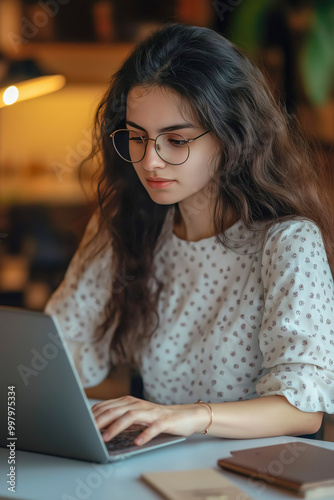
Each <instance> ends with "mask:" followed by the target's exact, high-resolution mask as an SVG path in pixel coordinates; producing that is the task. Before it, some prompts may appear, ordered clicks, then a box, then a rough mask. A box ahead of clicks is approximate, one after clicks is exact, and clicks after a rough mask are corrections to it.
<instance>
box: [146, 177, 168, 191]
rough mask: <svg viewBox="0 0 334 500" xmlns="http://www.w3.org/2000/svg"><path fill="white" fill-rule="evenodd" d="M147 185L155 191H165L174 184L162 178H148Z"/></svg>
mask: <svg viewBox="0 0 334 500" xmlns="http://www.w3.org/2000/svg"><path fill="white" fill-rule="evenodd" d="M146 181H147V184H148V185H149V186H150V187H151V188H153V189H165V188H167V187H169V186H171V185H172V184H173V182H175V181H173V180H171V179H163V178H162V177H148V178H146Z"/></svg>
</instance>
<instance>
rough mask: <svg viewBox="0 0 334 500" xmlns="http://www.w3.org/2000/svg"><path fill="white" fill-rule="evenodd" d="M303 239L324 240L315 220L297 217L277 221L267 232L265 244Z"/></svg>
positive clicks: (305, 240) (307, 240) (310, 240)
mask: <svg viewBox="0 0 334 500" xmlns="http://www.w3.org/2000/svg"><path fill="white" fill-rule="evenodd" d="M287 240H289V242H293V241H301V242H302V243H305V242H311V243H312V242H315V241H316V240H322V236H321V231H320V229H319V227H318V226H317V225H316V224H315V222H313V221H311V220H310V219H304V218H300V217H298V218H297V217H296V218H293V219H289V220H283V221H279V222H275V223H273V224H272V226H271V227H270V228H269V230H268V231H267V233H266V238H265V244H269V245H270V244H271V243H273V244H275V243H276V244H277V243H279V242H282V243H283V242H286V241H287Z"/></svg>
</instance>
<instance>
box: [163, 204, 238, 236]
mask: <svg viewBox="0 0 334 500" xmlns="http://www.w3.org/2000/svg"><path fill="white" fill-rule="evenodd" d="M178 209H179V214H176V217H175V218H174V228H173V232H174V234H175V235H176V236H177V237H178V238H180V239H182V240H186V241H200V240H203V239H205V238H211V237H212V236H216V234H217V231H216V230H215V227H214V218H213V210H211V213H210V214H209V213H208V212H209V211H208V210H207V209H206V210H205V209H203V210H197V211H195V212H193V213H191V212H190V211H189V210H187V208H186V207H184V206H183V205H181V204H179V205H178ZM237 220H238V217H236V216H235V215H231V216H230V217H229V218H228V224H227V225H226V227H225V229H228V228H229V227H231V226H232V225H233V224H234V223H235V222H236V221H237Z"/></svg>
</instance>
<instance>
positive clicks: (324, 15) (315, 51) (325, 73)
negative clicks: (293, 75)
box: [301, 0, 334, 105]
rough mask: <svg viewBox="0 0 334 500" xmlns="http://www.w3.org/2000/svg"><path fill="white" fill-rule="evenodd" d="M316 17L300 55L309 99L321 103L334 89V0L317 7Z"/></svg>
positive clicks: (318, 4)
mask: <svg viewBox="0 0 334 500" xmlns="http://www.w3.org/2000/svg"><path fill="white" fill-rule="evenodd" d="M315 9H316V11H315V19H314V24H313V27H312V29H311V31H310V33H309V36H308V38H307V41H306V43H305V46H304V50H303V52H302V54H301V75H302V78H303V82H304V86H305V91H306V94H307V96H308V98H309V99H310V101H311V102H312V103H313V104H315V105H322V104H324V103H325V102H326V101H328V99H329V98H330V96H331V94H332V92H333V90H334V3H333V1H332V0H324V1H322V2H319V3H317V4H316V6H315Z"/></svg>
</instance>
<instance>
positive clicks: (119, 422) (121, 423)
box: [102, 410, 156, 441]
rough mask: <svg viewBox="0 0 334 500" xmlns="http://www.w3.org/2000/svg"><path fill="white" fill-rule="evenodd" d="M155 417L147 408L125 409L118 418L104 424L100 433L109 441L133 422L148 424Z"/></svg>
mask: <svg viewBox="0 0 334 500" xmlns="http://www.w3.org/2000/svg"><path fill="white" fill-rule="evenodd" d="M155 418H156V417H155V416H154V415H153V414H152V413H151V412H147V410H127V411H126V412H125V413H123V414H122V415H121V416H120V417H119V418H117V419H115V420H114V421H113V422H112V423H111V424H110V425H109V426H107V427H106V426H105V431H104V433H103V434H102V438H103V440H104V441H110V440H111V439H113V438H114V437H115V436H117V434H119V433H120V432H123V431H125V430H126V429H128V428H129V427H131V426H132V425H133V424H142V425H149V424H151V423H152V421H153V420H154V419H155Z"/></svg>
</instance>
